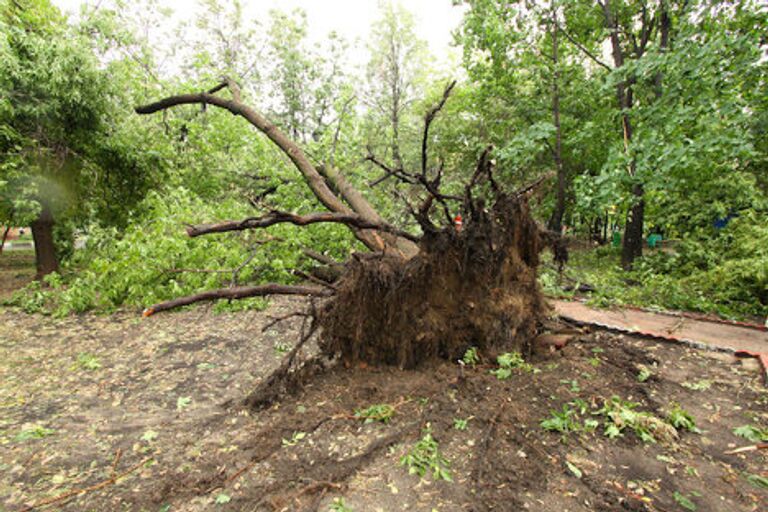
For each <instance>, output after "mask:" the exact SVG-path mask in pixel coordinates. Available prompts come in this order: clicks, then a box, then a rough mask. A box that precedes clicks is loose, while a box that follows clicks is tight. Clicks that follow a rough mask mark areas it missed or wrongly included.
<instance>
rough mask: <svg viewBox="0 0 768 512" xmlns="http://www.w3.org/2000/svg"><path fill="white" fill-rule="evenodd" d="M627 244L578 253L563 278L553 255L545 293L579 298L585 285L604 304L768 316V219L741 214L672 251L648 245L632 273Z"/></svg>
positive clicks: (544, 275)
mask: <svg viewBox="0 0 768 512" xmlns="http://www.w3.org/2000/svg"><path fill="white" fill-rule="evenodd" d="M620 253H621V249H619V248H614V247H608V246H603V247H598V248H595V249H589V250H572V251H571V254H570V259H569V262H568V265H567V266H566V268H565V271H564V274H563V276H562V277H561V276H559V275H558V272H557V270H556V269H555V266H554V265H553V264H552V263H551V259H550V257H549V255H546V256H545V259H544V262H545V263H544V264H543V265H542V266H541V268H540V276H539V278H540V282H541V284H542V287H543V288H544V290H545V292H546V293H548V294H551V295H556V296H573V295H575V294H577V293H580V292H578V291H574V290H578V288H579V287H580V286H583V285H588V286H589V287H590V288H591V290H592V291H588V292H585V293H586V295H587V297H588V299H589V302H590V303H591V304H592V305H596V306H604V307H607V306H613V305H634V306H642V307H648V308H651V309H664V310H681V311H697V312H702V313H715V314H718V315H720V316H723V317H725V318H729V319H734V320H745V319H747V320H754V319H755V317H757V319H764V318H765V317H766V316H768V224H765V223H761V222H760V221H759V219H751V218H740V219H736V220H734V221H732V222H731V224H730V225H729V226H728V227H727V228H726V229H724V230H722V232H721V233H717V234H711V233H710V234H708V235H707V236H705V235H704V234H698V235H697V236H696V235H692V236H691V237H690V238H689V239H686V240H683V241H679V242H678V243H676V244H674V245H671V246H669V248H668V249H666V250H664V251H661V250H649V249H645V251H644V256H643V257H642V258H640V259H639V260H637V261H636V262H635V266H634V269H633V270H632V271H629V272H627V271H624V270H622V268H621V266H620V264H619V260H620Z"/></svg>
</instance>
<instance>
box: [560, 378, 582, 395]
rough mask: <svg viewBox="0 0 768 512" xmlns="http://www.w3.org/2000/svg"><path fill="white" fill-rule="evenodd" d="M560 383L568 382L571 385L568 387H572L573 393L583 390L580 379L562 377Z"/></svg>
mask: <svg viewBox="0 0 768 512" xmlns="http://www.w3.org/2000/svg"><path fill="white" fill-rule="evenodd" d="M560 384H568V385H569V386H570V387H569V388H568V389H570V390H571V391H572V392H573V393H578V392H579V391H581V388H580V387H579V381H577V380H576V379H572V380H568V379H562V380H560Z"/></svg>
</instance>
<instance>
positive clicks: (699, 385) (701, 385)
mask: <svg viewBox="0 0 768 512" xmlns="http://www.w3.org/2000/svg"><path fill="white" fill-rule="evenodd" d="M683 387H684V388H688V389H691V390H693V391H706V390H708V389H709V388H710V387H712V381H709V380H706V379H702V380H699V381H696V382H683Z"/></svg>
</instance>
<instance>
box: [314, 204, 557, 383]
mask: <svg viewBox="0 0 768 512" xmlns="http://www.w3.org/2000/svg"><path fill="white" fill-rule="evenodd" d="M420 249H421V250H420V251H419V254H417V255H416V256H415V257H413V258H411V259H410V260H405V259H403V258H401V257H398V256H391V255H382V254H378V255H377V254H372V255H370V254H369V255H365V256H357V257H356V258H353V259H352V260H351V261H350V262H349V264H348V266H347V270H346V272H345V273H344V274H343V275H342V277H341V279H340V280H339V281H338V282H337V286H336V293H335V294H334V295H333V297H332V298H330V299H329V300H328V302H327V303H326V305H325V307H324V308H322V309H321V310H320V311H319V316H318V322H319V324H320V326H321V327H322V336H321V348H322V350H323V351H324V353H326V354H327V355H331V356H333V355H339V356H340V357H341V358H342V359H344V360H345V361H349V362H365V363H367V364H389V365H397V366H399V367H401V368H412V367H415V366H417V365H418V364H419V363H421V362H422V361H425V360H428V359H432V358H435V357H440V358H446V359H456V358H460V357H461V356H462V354H463V353H464V351H465V350H466V349H467V347H469V346H475V347H477V348H478V349H480V350H483V351H491V350H494V349H496V348H497V347H503V348H504V349H508V350H517V351H519V352H522V353H524V354H527V353H529V352H530V350H531V341H532V340H533V338H534V337H535V335H536V332H537V329H538V327H539V325H540V322H541V319H542V317H543V314H544V312H545V309H546V305H545V302H544V300H543V296H542V294H541V292H540V290H539V287H538V284H537V282H536V266H537V265H538V254H539V236H538V227H537V226H536V224H535V222H534V221H533V219H532V218H531V216H530V213H529V211H528V206H527V204H526V202H525V201H524V200H523V199H520V198H518V197H516V196H510V195H502V196H500V197H499V198H498V199H497V201H496V203H495V204H494V205H493V207H492V208H491V210H490V212H486V211H484V210H478V211H477V212H476V214H475V215H474V216H472V217H471V218H470V219H469V222H468V223H467V226H466V228H465V229H464V230H463V231H461V232H456V231H455V230H453V229H449V230H443V231H439V232H436V233H433V234H432V235H431V236H425V237H424V239H423V240H422V242H421V247H420Z"/></svg>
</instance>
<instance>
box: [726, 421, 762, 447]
mask: <svg viewBox="0 0 768 512" xmlns="http://www.w3.org/2000/svg"><path fill="white" fill-rule="evenodd" d="M733 433H734V434H735V435H737V436H739V437H743V438H744V439H746V440H748V441H751V442H753V443H763V442H768V429H763V428H760V427H756V426H755V425H742V426H740V427H736V428H734V429H733Z"/></svg>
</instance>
